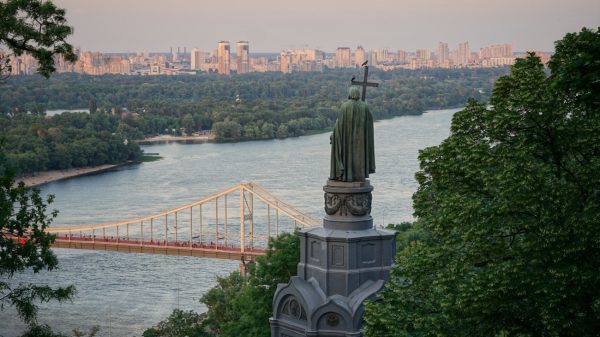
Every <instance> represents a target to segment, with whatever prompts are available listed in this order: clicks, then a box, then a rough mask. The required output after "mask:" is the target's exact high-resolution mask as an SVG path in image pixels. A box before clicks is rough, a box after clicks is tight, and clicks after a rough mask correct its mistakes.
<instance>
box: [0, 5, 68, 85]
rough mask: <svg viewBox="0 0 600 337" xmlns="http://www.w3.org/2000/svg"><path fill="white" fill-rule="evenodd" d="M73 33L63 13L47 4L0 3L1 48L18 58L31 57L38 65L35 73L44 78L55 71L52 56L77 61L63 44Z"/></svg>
mask: <svg viewBox="0 0 600 337" xmlns="http://www.w3.org/2000/svg"><path fill="white" fill-rule="evenodd" d="M72 33H73V28H71V27H69V26H67V22H66V19H65V11H64V9H60V8H58V7H56V6H55V5H54V4H53V3H52V2H50V1H42V0H6V1H0V46H1V45H5V46H7V47H8V48H9V49H10V50H11V51H12V52H13V53H14V54H15V55H17V56H20V55H22V54H23V53H28V54H31V55H32V56H33V57H34V58H35V59H36V60H37V61H38V73H40V74H41V75H43V76H44V77H46V78H48V77H49V76H50V74H51V73H53V72H54V71H55V70H56V68H55V67H54V56H55V55H58V56H62V57H63V58H64V59H65V60H66V61H72V62H73V61H75V60H77V55H75V53H73V47H72V46H71V45H70V44H68V43H67V42H66V38H67V37H68V36H69V35H71V34H72Z"/></svg>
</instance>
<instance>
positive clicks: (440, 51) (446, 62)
mask: <svg viewBox="0 0 600 337" xmlns="http://www.w3.org/2000/svg"><path fill="white" fill-rule="evenodd" d="M435 58H436V61H437V65H438V66H439V67H442V68H449V67H450V49H449V48H448V44H447V43H445V42H440V43H438V47H437V50H436V52H435Z"/></svg>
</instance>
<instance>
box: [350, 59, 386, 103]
mask: <svg viewBox="0 0 600 337" xmlns="http://www.w3.org/2000/svg"><path fill="white" fill-rule="evenodd" d="M365 63H366V62H365ZM368 76H369V66H368V65H365V76H364V77H363V80H362V81H355V80H354V78H352V81H351V82H352V85H360V86H362V96H361V98H360V99H361V100H362V101H363V102H364V101H365V97H366V96H367V87H378V86H379V83H375V82H368V81H367V77H368Z"/></svg>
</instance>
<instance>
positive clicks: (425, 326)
mask: <svg viewBox="0 0 600 337" xmlns="http://www.w3.org/2000/svg"><path fill="white" fill-rule="evenodd" d="M549 67H550V71H551V74H550V76H547V75H546V74H545V72H544V67H543V65H542V64H541V63H540V60H539V58H538V57H536V56H535V55H534V54H529V56H528V57H527V58H525V59H519V60H517V62H516V64H515V65H514V66H513V67H512V71H511V74H510V75H508V76H505V77H502V78H500V79H499V80H498V82H497V83H496V86H495V89H494V92H493V95H492V98H491V100H490V102H489V104H491V106H488V105H487V104H482V103H477V102H475V101H470V102H469V103H468V104H467V106H466V107H465V109H464V110H462V111H460V112H457V113H456V114H455V116H454V118H453V121H452V126H451V134H450V136H449V137H448V138H447V139H446V140H445V141H443V142H442V143H441V144H440V145H439V146H434V147H431V148H427V149H425V150H423V151H421V153H420V156H419V159H420V162H421V170H420V171H419V172H418V173H417V175H416V177H417V180H418V182H419V184H420V186H419V189H418V191H417V192H416V193H415V195H414V198H413V199H414V209H415V215H416V216H417V217H418V223H417V224H416V225H415V226H416V227H417V228H418V229H419V233H420V236H419V239H418V240H417V241H413V242H411V243H410V244H408V245H407V246H406V247H405V248H404V249H403V250H402V251H400V252H399V253H398V255H397V259H396V266H395V267H394V269H393V271H392V274H391V277H390V281H389V282H388V284H387V286H386V288H385V290H384V291H383V292H382V293H381V297H382V299H383V301H382V302H381V303H369V304H368V305H367V309H366V315H365V321H366V323H365V331H366V334H367V335H368V336H596V335H597V333H598V331H600V291H599V289H600V273H599V269H598V268H599V266H600V230H599V229H600V228H599V227H598V225H599V224H600V103H599V100H600V90H599V89H600V31H599V30H588V29H583V30H582V31H581V32H579V33H573V34H568V35H566V36H565V38H564V39H563V40H561V41H558V42H557V43H556V53H555V55H554V56H553V57H552V59H551V62H550V64H549Z"/></svg>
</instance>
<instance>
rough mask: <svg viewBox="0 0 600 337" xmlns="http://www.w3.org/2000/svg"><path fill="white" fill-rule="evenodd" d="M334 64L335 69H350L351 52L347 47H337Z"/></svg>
mask: <svg viewBox="0 0 600 337" xmlns="http://www.w3.org/2000/svg"><path fill="white" fill-rule="evenodd" d="M335 64H336V67H337V68H352V67H353V66H352V51H351V50H350V48H348V47H339V48H338V49H337V50H336V51H335Z"/></svg>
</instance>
